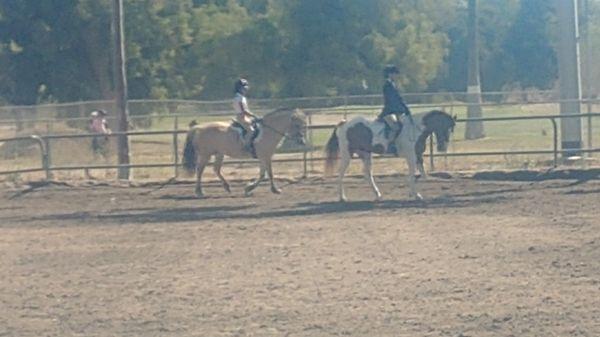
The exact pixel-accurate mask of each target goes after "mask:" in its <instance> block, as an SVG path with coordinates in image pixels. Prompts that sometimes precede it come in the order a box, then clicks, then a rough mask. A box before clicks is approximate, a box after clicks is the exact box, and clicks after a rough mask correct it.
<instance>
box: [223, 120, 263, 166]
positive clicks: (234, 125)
mask: <svg viewBox="0 0 600 337" xmlns="http://www.w3.org/2000/svg"><path fill="white" fill-rule="evenodd" d="M261 121H262V119H253V120H252V129H254V133H253V134H252V137H251V138H250V144H249V147H250V148H249V149H247V151H248V152H250V154H251V155H252V158H256V148H255V147H254V141H255V140H256V138H257V137H258V135H259V134H260V131H261V129H262V128H260V127H259V125H260V123H261ZM231 127H232V128H234V129H236V130H237V132H239V133H240V136H241V137H242V138H245V137H246V134H247V133H248V131H246V128H244V126H243V125H242V124H241V123H240V122H238V121H237V120H235V119H232V120H231Z"/></svg>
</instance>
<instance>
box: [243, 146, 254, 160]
mask: <svg viewBox="0 0 600 337" xmlns="http://www.w3.org/2000/svg"><path fill="white" fill-rule="evenodd" d="M244 151H245V152H248V153H250V155H252V158H256V148H255V147H254V144H252V143H248V144H246V145H244Z"/></svg>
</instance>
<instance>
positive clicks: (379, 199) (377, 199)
mask: <svg viewBox="0 0 600 337" xmlns="http://www.w3.org/2000/svg"><path fill="white" fill-rule="evenodd" d="M379 201H381V194H377V195H376V196H375V202H379Z"/></svg>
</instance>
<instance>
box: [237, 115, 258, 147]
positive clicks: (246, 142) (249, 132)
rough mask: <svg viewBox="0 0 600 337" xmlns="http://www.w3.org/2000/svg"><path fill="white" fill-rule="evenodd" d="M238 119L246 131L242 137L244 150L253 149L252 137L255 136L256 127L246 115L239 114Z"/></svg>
mask: <svg viewBox="0 0 600 337" xmlns="http://www.w3.org/2000/svg"><path fill="white" fill-rule="evenodd" d="M236 119H237V121H238V122H239V123H240V125H241V126H242V127H243V128H244V130H245V131H246V134H245V135H244V137H243V139H242V142H243V146H244V150H246V151H251V149H252V137H253V136H254V128H253V127H252V123H251V122H250V121H249V120H248V119H247V118H246V117H245V116H242V115H238V116H237V118H236Z"/></svg>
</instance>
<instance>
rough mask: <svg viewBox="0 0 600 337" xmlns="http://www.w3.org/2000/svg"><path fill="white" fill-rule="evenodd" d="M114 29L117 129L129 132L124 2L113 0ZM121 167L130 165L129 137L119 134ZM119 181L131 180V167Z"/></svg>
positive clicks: (122, 174)
mask: <svg viewBox="0 0 600 337" xmlns="http://www.w3.org/2000/svg"><path fill="white" fill-rule="evenodd" d="M113 27H114V45H115V47H114V59H113V64H114V66H113V67H114V81H115V103H116V107H117V129H118V131H119V132H127V130H128V128H129V120H128V119H129V113H128V110H127V77H126V76H127V75H126V74H127V73H126V65H125V64H126V58H125V34H124V31H123V1H122V0H113ZM117 144H118V145H117V147H118V160H119V165H129V137H127V135H125V134H119V136H118V137H117ZM118 177H119V179H124V180H128V179H129V178H130V169H129V167H123V166H120V167H119V170H118Z"/></svg>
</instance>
